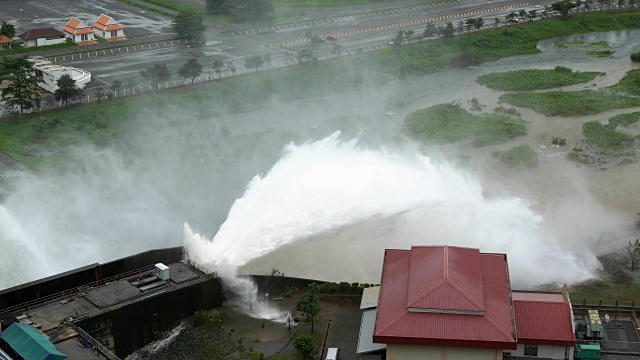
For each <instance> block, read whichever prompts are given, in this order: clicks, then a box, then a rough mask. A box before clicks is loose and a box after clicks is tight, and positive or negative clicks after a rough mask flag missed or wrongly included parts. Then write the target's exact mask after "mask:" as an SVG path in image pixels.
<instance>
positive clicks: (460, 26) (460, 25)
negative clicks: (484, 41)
mask: <svg viewBox="0 0 640 360" xmlns="http://www.w3.org/2000/svg"><path fill="white" fill-rule="evenodd" d="M456 29H457V32H458V35H460V34H463V33H464V21H463V20H460V21H458V27H457V28H456Z"/></svg>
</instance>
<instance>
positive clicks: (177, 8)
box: [144, 0, 205, 15]
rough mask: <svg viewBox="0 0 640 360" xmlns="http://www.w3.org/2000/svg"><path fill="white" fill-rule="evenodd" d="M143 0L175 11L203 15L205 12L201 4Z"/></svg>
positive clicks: (167, 0)
mask: <svg viewBox="0 0 640 360" xmlns="http://www.w3.org/2000/svg"><path fill="white" fill-rule="evenodd" d="M144 1H145V2H148V3H150V4H154V5H158V6H162V7H163V8H167V9H171V10H175V11H193V12H195V13H198V14H203V15H204V13H205V8H204V7H201V6H193V5H185V4H178V3H175V2H173V1H169V0H144Z"/></svg>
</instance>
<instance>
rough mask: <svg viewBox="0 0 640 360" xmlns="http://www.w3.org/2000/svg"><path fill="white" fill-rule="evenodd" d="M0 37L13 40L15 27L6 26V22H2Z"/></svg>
mask: <svg viewBox="0 0 640 360" xmlns="http://www.w3.org/2000/svg"><path fill="white" fill-rule="evenodd" d="M0 35H4V36H7V37H10V38H13V37H14V36H16V26H15V25H12V24H7V22H6V21H3V22H2V26H0Z"/></svg>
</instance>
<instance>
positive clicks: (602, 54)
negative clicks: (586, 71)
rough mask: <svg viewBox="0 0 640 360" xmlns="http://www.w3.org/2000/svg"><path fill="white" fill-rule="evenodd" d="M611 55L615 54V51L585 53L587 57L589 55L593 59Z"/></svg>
mask: <svg viewBox="0 0 640 360" xmlns="http://www.w3.org/2000/svg"><path fill="white" fill-rule="evenodd" d="M613 53H615V51H613V50H598V51H587V55H591V56H593V57H599V58H607V57H612V56H613Z"/></svg>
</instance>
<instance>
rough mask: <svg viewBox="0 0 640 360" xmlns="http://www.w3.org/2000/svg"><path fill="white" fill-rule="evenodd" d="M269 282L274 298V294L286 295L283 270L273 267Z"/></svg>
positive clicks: (270, 292) (271, 294)
mask: <svg viewBox="0 0 640 360" xmlns="http://www.w3.org/2000/svg"><path fill="white" fill-rule="evenodd" d="M267 283H268V284H269V295H270V296H271V297H272V298H273V297H274V296H283V295H284V273H283V272H281V271H280V270H278V269H276V268H273V269H271V274H270V275H269V277H268V279H267Z"/></svg>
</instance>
